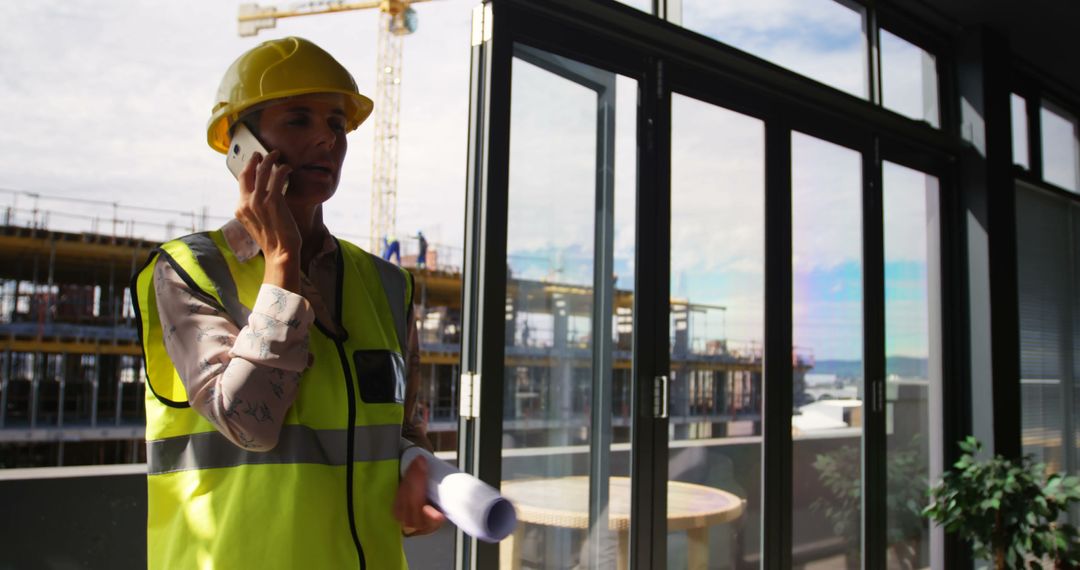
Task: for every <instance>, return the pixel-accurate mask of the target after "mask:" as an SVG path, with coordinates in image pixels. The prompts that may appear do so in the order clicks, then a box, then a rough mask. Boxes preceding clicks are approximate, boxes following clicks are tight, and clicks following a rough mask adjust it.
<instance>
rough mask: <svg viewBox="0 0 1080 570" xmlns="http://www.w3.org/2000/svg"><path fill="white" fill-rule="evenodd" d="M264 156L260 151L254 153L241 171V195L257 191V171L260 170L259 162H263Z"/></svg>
mask: <svg viewBox="0 0 1080 570" xmlns="http://www.w3.org/2000/svg"><path fill="white" fill-rule="evenodd" d="M262 159H263V156H262V155H261V154H259V153H257V152H256V153H253V154H252V155H251V158H249V159H248V161H247V164H245V165H244V169H243V170H241V171H240V178H239V180H240V195H241V196H244V195H246V194H249V193H251V192H254V191H255V172H256V171H257V170H258V167H259V163H261V162H262Z"/></svg>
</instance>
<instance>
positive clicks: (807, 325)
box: [791, 133, 863, 568]
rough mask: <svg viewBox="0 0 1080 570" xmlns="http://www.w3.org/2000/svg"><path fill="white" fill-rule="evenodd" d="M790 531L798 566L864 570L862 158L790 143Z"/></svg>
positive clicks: (797, 139) (813, 143) (798, 137)
mask: <svg viewBox="0 0 1080 570" xmlns="http://www.w3.org/2000/svg"><path fill="white" fill-rule="evenodd" d="M791 163H792V164H791V177H792V180H791V194H792V220H791V224H792V255H793V260H792V273H793V280H794V282H793V283H792V313H793V314H792V322H793V329H792V335H793V341H794V343H795V347H794V357H793V364H794V378H793V385H794V390H795V393H794V402H795V412H794V415H793V417H792V418H791V424H792V437H793V439H794V441H793V453H794V457H793V460H792V465H793V483H794V488H793V494H792V497H793V505H792V509H793V513H792V515H793V523H792V536H793V547H794V550H795V552H800V553H801V554H800V559H802V560H805V561H807V562H809V561H814V562H818V563H821V564H824V565H826V566H823V567H828V568H859V567H860V559H861V555H860V546H861V540H860V533H861V528H862V524H861V522H862V520H861V513H862V507H861V480H862V477H861V474H862V426H863V405H862V398H863V362H862V353H863V338H862V335H863V325H862V310H863V309H862V307H863V293H862V291H863V289H862V279H863V267H862V157H861V155H860V154H859V153H858V152H856V151H853V150H850V149H847V148H844V147H841V146H837V145H834V144H832V143H828V142H825V141H822V140H819V139H815V138H813V137H810V136H807V135H803V134H800V133H793V134H792V139H791Z"/></svg>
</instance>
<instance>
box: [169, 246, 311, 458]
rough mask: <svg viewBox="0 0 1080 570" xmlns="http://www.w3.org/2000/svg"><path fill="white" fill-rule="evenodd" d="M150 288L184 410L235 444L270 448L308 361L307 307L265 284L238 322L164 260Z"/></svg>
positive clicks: (300, 299) (296, 297)
mask: <svg viewBox="0 0 1080 570" xmlns="http://www.w3.org/2000/svg"><path fill="white" fill-rule="evenodd" d="M154 289H155V292H156V296H157V307H158V314H159V315H160V319H161V326H162V331H164V337H165V350H166V352H167V353H168V354H169V358H170V359H171V360H172V362H173V365H174V366H175V367H176V371H177V372H178V373H179V374H180V379H181V381H183V383H184V388H185V389H186V390H187V394H188V401H189V402H190V403H191V407H192V408H194V409H195V410H196V411H197V412H199V413H200V414H201V415H202V416H203V417H205V418H207V419H208V420H210V422H211V423H213V424H214V426H215V427H217V429H218V431H220V432H221V433H222V434H223V435H225V437H227V438H228V439H229V440H230V441H232V442H233V443H235V444H236V445H238V446H240V447H243V448H245V449H249V450H251V451H269V450H271V449H273V448H274V447H275V446H276V445H277V442H278V437H279V435H280V433H281V426H282V423H283V422H284V419H285V414H286V413H288V410H289V407H290V406H291V405H292V403H293V400H294V399H295V398H296V393H297V390H298V387H299V383H300V375H301V374H302V373H303V371H304V370H305V369H306V368H307V366H308V364H309V353H308V328H309V327H310V326H311V324H312V322H314V318H315V317H314V312H313V311H312V309H311V305H310V304H309V303H308V302H307V300H306V299H304V297H302V296H300V295H297V294H295V293H291V292H289V291H286V290H284V289H280V288H278V287H274V286H272V285H265V284H264V285H263V286H262V287H261V288H260V290H259V295H258V297H257V299H256V301H255V305H254V307H253V308H252V311H251V316H250V317H249V318H248V322H246V323H243V326H242V327H241V326H239V325H238V324H237V323H235V322H233V321H232V320H231V319H230V318H229V316H228V315H226V314H224V313H222V312H221V311H219V310H218V309H217V308H216V306H215V303H213V302H211V300H210V299H208V298H207V297H206V295H205V294H204V293H202V292H201V291H196V290H193V289H192V288H190V287H189V286H188V285H187V283H185V282H184V280H183V279H182V278H181V277H180V276H179V275H178V274H177V273H176V271H175V270H174V269H173V268H172V266H171V265H170V264H169V263H168V262H167V261H165V260H163V259H159V260H158V262H157V264H156V265H155V267H154Z"/></svg>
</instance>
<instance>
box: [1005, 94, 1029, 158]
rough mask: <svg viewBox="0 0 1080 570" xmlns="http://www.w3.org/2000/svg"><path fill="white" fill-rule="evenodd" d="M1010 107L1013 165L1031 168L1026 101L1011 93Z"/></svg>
mask: <svg viewBox="0 0 1080 570" xmlns="http://www.w3.org/2000/svg"><path fill="white" fill-rule="evenodd" d="M1009 103H1010V106H1011V107H1012V139H1013V164H1018V165H1020V166H1022V167H1024V169H1025V170H1027V169H1028V168H1031V165H1030V164H1029V160H1028V153H1029V151H1028V120H1027V100H1026V99H1024V98H1023V97H1021V96H1019V95H1017V94H1016V93H1013V94H1012V95H1011V96H1010V97H1009Z"/></svg>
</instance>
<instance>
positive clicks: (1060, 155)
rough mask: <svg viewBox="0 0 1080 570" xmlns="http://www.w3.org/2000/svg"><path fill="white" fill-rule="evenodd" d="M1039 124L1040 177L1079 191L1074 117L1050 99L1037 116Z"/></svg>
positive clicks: (1079, 154) (1079, 150)
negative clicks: (1041, 169) (1040, 134)
mask: <svg viewBox="0 0 1080 570" xmlns="http://www.w3.org/2000/svg"><path fill="white" fill-rule="evenodd" d="M1039 119H1040V122H1041V126H1042V154H1043V156H1042V160H1043V163H1042V167H1043V180H1045V181H1047V182H1050V183H1051V184H1056V185H1058V186H1061V187H1062V188H1064V189H1066V190H1072V191H1073V192H1080V140H1078V138H1080V137H1078V136H1077V124H1076V117H1075V116H1073V115H1072V114H1070V113H1068V112H1066V111H1065V110H1064V109H1061V108H1060V107H1058V106H1057V105H1054V104H1053V103H1051V102H1049V101H1043V104H1042V112H1041V113H1040V115H1039Z"/></svg>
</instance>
